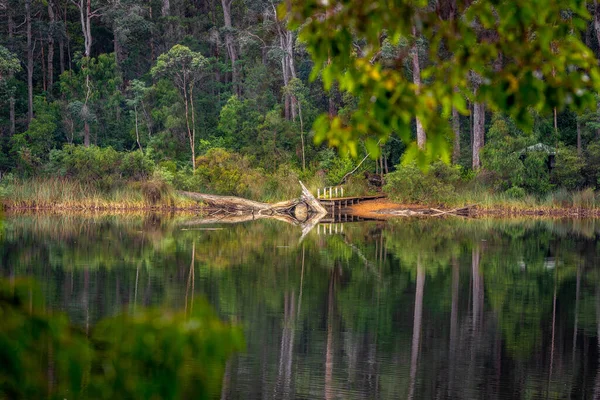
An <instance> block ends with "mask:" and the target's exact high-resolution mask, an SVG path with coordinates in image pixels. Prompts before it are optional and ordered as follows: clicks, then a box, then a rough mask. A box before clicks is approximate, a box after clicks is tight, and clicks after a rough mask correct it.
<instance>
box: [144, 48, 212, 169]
mask: <svg viewBox="0 0 600 400" xmlns="http://www.w3.org/2000/svg"><path fill="white" fill-rule="evenodd" d="M207 66H208V60H207V59H206V58H205V57H204V56H203V55H202V54H200V53H197V52H193V51H191V50H190V49H189V48H188V47H186V46H182V45H179V44H177V45H175V46H173V47H172V48H171V50H169V51H168V52H167V53H164V54H161V55H160V56H159V57H158V60H157V61H156V65H155V66H154V67H152V70H151V73H152V76H153V77H155V78H160V77H165V78H167V79H169V80H170V81H171V82H172V83H173V84H174V85H175V86H176V87H177V88H178V89H179V92H180V94H181V95H182V96H183V101H184V106H185V122H186V127H187V134H188V139H189V142H190V149H191V150H192V168H193V170H194V171H195V170H196V117H195V112H194V88H195V87H196V85H197V84H198V83H199V82H200V81H201V80H202V78H203V77H204V76H205V74H206V68H207Z"/></svg>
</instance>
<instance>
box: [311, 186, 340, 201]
mask: <svg viewBox="0 0 600 400" xmlns="http://www.w3.org/2000/svg"><path fill="white" fill-rule="evenodd" d="M338 197H344V187H343V186H330V187H328V188H327V187H324V188H322V189H317V199H334V198H338Z"/></svg>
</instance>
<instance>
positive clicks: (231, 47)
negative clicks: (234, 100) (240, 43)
mask: <svg viewBox="0 0 600 400" xmlns="http://www.w3.org/2000/svg"><path fill="white" fill-rule="evenodd" d="M232 3H233V0H221V4H222V6H223V19H224V22H225V47H227V54H228V55H229V60H230V61H231V81H232V83H233V93H235V94H237V95H238V96H240V95H241V86H240V82H239V79H240V78H239V74H238V66H237V59H238V52H237V47H236V44H235V42H234V38H233V25H232V24H231V4H232Z"/></svg>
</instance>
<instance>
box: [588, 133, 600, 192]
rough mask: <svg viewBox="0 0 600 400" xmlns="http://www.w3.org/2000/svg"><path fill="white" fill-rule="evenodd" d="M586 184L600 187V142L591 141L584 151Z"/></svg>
mask: <svg viewBox="0 0 600 400" xmlns="http://www.w3.org/2000/svg"><path fill="white" fill-rule="evenodd" d="M584 157H585V160H586V165H585V167H584V175H585V180H586V185H588V186H590V187H594V188H600V143H591V144H590V145H589V146H588V147H587V148H586V149H585V152H584Z"/></svg>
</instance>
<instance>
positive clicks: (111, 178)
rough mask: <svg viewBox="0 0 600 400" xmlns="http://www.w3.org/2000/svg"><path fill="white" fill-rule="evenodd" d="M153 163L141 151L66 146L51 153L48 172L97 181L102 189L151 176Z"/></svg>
mask: <svg viewBox="0 0 600 400" xmlns="http://www.w3.org/2000/svg"><path fill="white" fill-rule="evenodd" d="M153 170H154V163H153V162H152V161H151V160H150V159H148V158H147V157H145V156H144V155H143V154H142V153H141V152H140V151H139V150H138V151H134V152H131V153H119V152H117V151H116V150H114V149H113V148H111V147H106V148H101V147H96V146H90V147H87V148H86V147H83V146H75V145H65V146H64V147H63V148H62V149H61V150H53V151H51V152H50V163H49V165H48V172H50V173H52V174H55V175H58V176H61V177H66V178H73V179H76V180H78V181H80V182H85V183H94V184H97V185H98V186H99V187H101V188H110V187H111V186H113V185H115V184H118V183H120V182H123V181H127V180H144V179H148V178H149V177H150V176H151V175H152V173H153Z"/></svg>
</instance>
